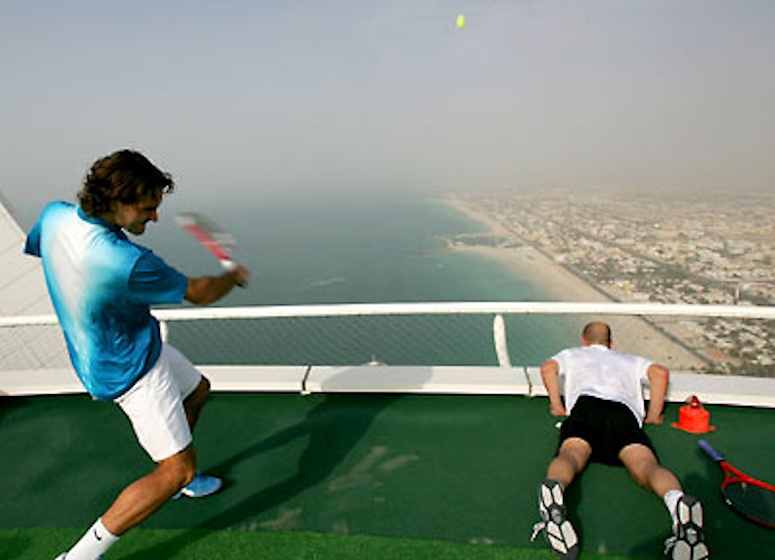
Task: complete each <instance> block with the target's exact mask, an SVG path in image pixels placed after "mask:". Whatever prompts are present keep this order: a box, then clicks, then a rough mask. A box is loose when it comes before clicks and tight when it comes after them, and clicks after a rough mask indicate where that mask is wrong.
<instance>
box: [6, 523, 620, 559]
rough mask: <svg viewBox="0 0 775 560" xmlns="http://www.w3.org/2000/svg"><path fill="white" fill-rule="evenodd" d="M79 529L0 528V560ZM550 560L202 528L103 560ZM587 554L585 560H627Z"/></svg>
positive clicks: (365, 539) (429, 544) (514, 551)
mask: <svg viewBox="0 0 775 560" xmlns="http://www.w3.org/2000/svg"><path fill="white" fill-rule="evenodd" d="M82 532H83V531H82V529H40V528H35V529H0V558H7V559H14V560H40V559H47V558H50V559H52V560H53V559H54V558H55V557H56V555H57V554H59V553H60V552H62V551H63V550H66V549H67V548H68V547H69V546H71V545H72V544H73V543H74V542H75V541H76V540H78V538H80V536H81V534H82ZM255 558H262V559H267V560H270V559H271V560H350V559H352V560H363V559H364V558H368V559H369V560H428V559H431V558H439V559H444V560H551V559H552V558H554V555H553V554H552V553H551V552H550V551H549V550H548V548H529V549H526V548H513V547H503V546H489V545H486V544H461V543H452V542H443V541H430V540H420V539H403V538H386V537H370V536H356V535H336V534H320V533H304V532H300V533H273V532H257V531H228V530H227V531H217V530H203V529H190V530H186V529H136V530H133V531H132V532H130V533H128V534H127V535H126V537H124V538H123V539H122V540H120V541H119V542H118V543H117V544H116V545H114V546H113V548H112V549H111V550H110V552H109V554H108V555H107V556H106V559H105V560H146V559H154V560H160V559H165V560H175V559H180V560H184V559H185V560H252V559H255ZM626 558H627V557H624V556H611V555H599V554H592V553H585V554H584V559H585V560H626Z"/></svg>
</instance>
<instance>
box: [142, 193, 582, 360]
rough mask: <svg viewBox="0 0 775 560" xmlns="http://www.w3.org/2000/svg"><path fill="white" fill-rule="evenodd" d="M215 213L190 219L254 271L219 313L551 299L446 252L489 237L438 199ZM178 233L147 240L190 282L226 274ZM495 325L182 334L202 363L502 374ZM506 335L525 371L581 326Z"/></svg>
mask: <svg viewBox="0 0 775 560" xmlns="http://www.w3.org/2000/svg"><path fill="white" fill-rule="evenodd" d="M175 196H178V195H175ZM176 202H178V201H176ZM206 206H207V207H205V208H190V209H193V210H197V211H201V212H203V213H205V214H207V215H208V216H209V217H211V218H212V219H214V220H215V221H217V222H219V223H220V224H221V225H222V226H224V227H226V228H227V229H229V230H230V231H231V232H232V233H233V234H234V236H235V237H236V239H237V241H238V248H237V251H236V258H237V259H238V260H239V261H240V262H242V263H244V264H245V265H246V266H247V267H248V268H249V269H250V270H251V272H252V279H251V283H250V285H249V287H247V288H246V289H242V290H234V291H233V292H232V294H230V295H229V296H228V297H227V298H226V299H224V300H223V301H221V302H219V304H218V305H222V306H233V305H239V306H241V305H294V304H332V303H384V302H424V301H434V302H438V301H442V302H443V301H542V300H547V299H549V297H548V295H547V294H546V293H545V292H542V289H541V286H540V285H537V284H535V283H531V282H529V281H527V280H525V279H523V278H520V277H519V276H518V275H517V274H516V272H515V271H514V270H512V269H511V268H509V267H506V266H504V265H503V264H502V263H498V262H494V261H491V260H488V259H486V258H483V257H481V256H479V255H476V254H471V253H465V252H458V251H453V250H448V249H446V248H445V244H444V239H445V238H450V237H452V236H455V235H459V234H463V233H475V232H481V231H484V226H483V225H482V224H479V223H477V222H473V221H471V220H470V219H469V218H467V217H466V216H464V215H462V214H461V213H460V212H458V211H457V210H455V209H454V208H452V207H451V206H449V205H447V204H445V203H443V202H442V200H441V199H440V198H438V197H435V196H425V195H421V194H418V193H406V192H404V193H395V194H391V193H381V194H374V193H367V192H363V193H347V194H344V193H340V194H334V195H332V194H317V195H311V196H310V195H308V196H304V197H300V196H274V197H267V198H262V197H261V196H260V195H255V196H254V197H252V198H251V199H250V200H241V201H238V202H237V201H230V200H223V201H213V202H210V203H208V204H207V205H206ZM167 218H169V216H167ZM171 222H172V220H169V219H162V220H161V221H160V223H159V224H155V225H152V226H150V230H149V234H148V235H147V236H146V237H145V238H143V239H142V241H143V242H147V243H148V244H149V245H150V246H151V247H152V248H154V250H156V251H157V252H158V253H159V254H160V255H161V256H162V257H163V258H165V260H167V261H168V262H170V263H171V264H173V265H175V266H177V267H178V268H180V269H181V270H182V271H184V272H185V273H186V274H189V275H198V274H209V273H216V272H218V268H217V263H216V261H215V259H214V258H213V257H211V256H210V255H209V253H207V252H206V250H205V249H203V248H202V247H201V246H200V245H198V244H197V243H196V242H195V241H194V240H192V239H190V238H188V237H187V236H185V234H183V232H181V231H180V230H177V229H176V228H175V227H174V225H171ZM492 319H493V318H492V317H491V316H489V317H488V316H473V317H457V318H455V319H454V320H453V318H450V317H448V316H445V317H424V318H420V317H393V318H388V319H382V320H380V321H377V320H374V319H368V320H367V319H357V318H356V319H353V318H345V319H307V320H305V321H301V320H279V321H272V322H271V323H270V322H267V321H257V322H256V321H254V322H253V323H252V324H247V323H246V322H244V321H243V322H237V323H239V324H228V323H221V324H220V325H219V328H218V330H217V332H214V331H209V332H208V334H207V335H204V334H202V332H201V330H202V329H201V325H198V326H194V325H193V324H192V325H186V326H182V325H178V326H175V327H174V329H173V331H172V333H173V339H174V338H175V337H177V340H176V341H175V342H176V343H177V344H178V345H180V346H181V347H182V349H183V350H184V351H186V352H187V353H188V354H189V355H190V357H192V358H193V359H195V360H196V361H198V362H200V363H204V362H208V363H243V362H245V361H248V362H260V363H300V364H304V363H345V362H346V363H350V362H355V363H358V362H361V363H362V362H366V361H369V360H370V359H372V358H376V359H378V360H380V361H384V362H387V363H390V364H421V363H422V364H425V363H427V364H441V363H444V364H457V365H474V364H482V363H484V364H493V363H496V358H495V353H494V349H493V344H492ZM507 329H508V337H509V341H510V345H511V346H513V347H514V350H513V351H512V361H513V362H514V363H517V364H519V363H527V364H536V363H540V360H541V359H542V357H544V358H545V357H546V356H547V354H550V353H552V352H554V351H556V350H557V349H558V348H559V346H561V345H562V343H563V342H565V343H567V342H570V341H571V340H572V339H570V338H569V336H573V337H574V338H575V336H576V327H575V326H574V327H572V328H570V330H569V327H568V324H567V321H563V320H560V319H558V318H556V317H549V318H540V317H534V316H532V317H529V318H527V317H509V318H507ZM197 333H198V334H197ZM236 333H238V334H236ZM235 336H236V337H240V339H241V340H243V342H242V343H239V342H238V340H237V339H235ZM205 341H206V342H205ZM248 341H250V342H248ZM517 347H518V348H519V349H518V350H516V348H517ZM514 351H516V352H517V353H518V354H519V355H518V356H514V355H513V354H514ZM192 354H193V355H192Z"/></svg>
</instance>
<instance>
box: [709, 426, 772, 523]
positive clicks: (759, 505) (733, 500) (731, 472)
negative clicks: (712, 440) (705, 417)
mask: <svg viewBox="0 0 775 560" xmlns="http://www.w3.org/2000/svg"><path fill="white" fill-rule="evenodd" d="M697 445H699V446H700V447H701V448H702V450H703V451H705V453H707V454H708V455H709V456H710V457H711V459H713V460H714V461H716V463H717V464H718V466H719V467H721V470H722V471H724V480H723V481H722V482H721V496H722V497H723V498H724V501H725V502H726V504H727V505H728V506H729V507H730V508H732V509H733V510H734V511H735V512H736V513H739V514H740V515H742V516H743V517H745V518H746V519H748V520H750V521H753V522H754V523H758V524H759V525H763V526H764V527H770V528H773V529H775V486H772V485H771V484H767V483H766V482H762V481H761V480H757V479H755V478H753V477H752V476H749V475H747V474H745V473H744V472H743V471H741V470H740V469H738V468H735V467H733V466H732V465H730V464H729V463H728V462H727V460H726V459H725V458H724V456H723V455H722V454H721V453H719V452H718V451H716V450H715V449H713V446H712V445H711V444H709V443H708V442H707V441H705V440H704V439H701V440H700V441H699V442H697Z"/></svg>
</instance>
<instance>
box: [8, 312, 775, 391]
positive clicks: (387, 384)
mask: <svg viewBox="0 0 775 560" xmlns="http://www.w3.org/2000/svg"><path fill="white" fill-rule="evenodd" d="M154 315H155V316H156V317H157V318H158V319H159V321H160V323H161V325H162V332H163V336H164V337H165V338H167V337H168V336H169V337H170V338H171V341H172V342H173V343H174V344H176V345H179V344H181V343H182V344H183V345H184V346H185V348H183V349H184V351H185V352H186V354H188V355H189V356H190V357H192V359H193V360H194V362H195V363H197V364H198V365H200V367H202V368H203V369H204V370H205V371H207V372H208V373H209V374H211V376H212V377H213V379H214V386H215V387H216V388H221V389H223V390H295V389H298V390H300V391H301V392H314V391H318V390H319V391H338V390H348V391H366V392H369V391H406V392H413V391H423V392H463V393H465V392H473V393H477V392H482V393H508V394H531V395H540V394H541V383H540V378H536V372H537V366H538V365H540V362H541V360H542V359H545V358H546V357H548V356H549V355H551V353H552V352H554V351H556V350H559V349H560V348H561V347H563V346H572V345H573V344H574V343H576V342H577V341H578V335H579V334H580V333H579V331H580V325H582V324H583V323H584V322H586V321H588V320H591V319H593V318H596V319H601V320H606V321H608V322H609V323H610V324H612V326H614V336H615V342H617V341H618V342H620V344H618V345H617V348H618V349H620V350H622V351H628V352H633V353H639V354H643V355H646V356H648V357H650V358H652V359H654V360H655V361H659V362H661V363H665V365H668V366H669V367H670V369H671V370H672V371H673V372H676V373H677V376H674V379H675V380H676V383H675V384H674V387H675V388H674V389H673V391H672V395H671V397H672V399H673V400H680V399H682V398H683V397H684V396H685V394H688V393H689V392H691V391H693V390H696V389H695V387H696V386H697V383H696V381H694V378H695V377H703V378H705V380H704V381H703V383H704V384H705V386H706V393H709V394H711V395H714V396H711V397H710V400H711V401H714V402H726V403H732V404H741V403H742V404H752V405H757V406H758V405H765V406H771V405H773V406H775V385H773V383H775V380H773V379H764V377H772V371H773V367H772V365H771V364H772V361H769V362H768V361H767V360H768V359H769V358H768V356H769V355H772V354H775V351H774V350H773V342H772V341H773V340H775V336H773V332H772V331H773V329H775V307H769V306H750V305H737V306H725V305H683V304H650V303H599V302H597V303H586V302H424V303H375V304H331V305H280V306H251V307H230V308H225V307H224V308H222V307H188V308H177V309H158V310H154ZM391 318H392V319H391ZM396 318H398V319H396ZM466 321H468V324H467V326H466V327H465V328H461V327H460V322H466ZM386 322H387V324H386ZM423 322H424V323H423ZM417 323H421V324H422V326H421V327H420V328H419V329H417V328H416V327H414V326H413V325H416V324H417ZM722 323H723V325H722ZM278 324H280V327H281V328H280V329H279V330H280V332H279V333H278V332H276V331H277V329H275V327H276V326H277V325H278ZM25 329H26V330H25ZM558 331H562V335H558V334H557V332H558ZM43 332H45V338H46V341H45V343H39V342H38V341H37V339H36V337H39V338H40V339H41V340H43V338H44V337H43V336H42V334H43ZM698 332H700V334H698ZM35 333H38V334H35ZM52 333H54V334H56V335H57V336H58V342H57V343H58V344H59V348H58V349H56V350H57V351H58V352H59V354H60V357H61V355H63V352H64V345H63V344H62V342H61V334H60V333H59V327H58V324H57V320H56V317H55V316H53V315H38V316H27V317H4V318H0V373H2V374H3V386H0V393H2V392H6V393H8V394H30V393H33V394H37V393H39V392H56V391H60V392H61V391H65V392H70V391H77V390H79V386H78V384H77V380H75V379H74V377H73V376H72V375H69V376H68V383H65V384H64V385H63V383H62V382H61V381H57V382H56V383H54V382H52V381H51V379H54V378H56V379H58V380H61V379H62V378H63V376H62V370H63V369H67V368H68V366H67V363H66V358H64V359H62V360H61V361H60V362H55V361H53V360H52V359H51V356H53V355H54V350H51V349H49V351H47V350H46V348H45V346H46V345H47V344H52V342H51V339H52ZM687 333H688V335H687ZM617 335H619V336H618V337H617ZM706 335H707V336H706ZM687 336H688V338H687ZM702 336H705V338H702ZM724 336H726V337H727V338H728V339H729V340H727V339H725V338H724ZM692 337H694V338H692ZM708 337H710V338H708ZM549 338H551V340H549ZM752 338H754V339H755V340H754V342H751V339H752ZM291 339H293V340H291ZM296 339H298V340H296ZM278 341H281V342H282V343H283V344H285V343H286V342H287V344H286V345H287V346H288V347H290V348H296V347H297V346H298V347H299V348H300V351H299V352H292V353H288V351H287V348H286V349H284V350H283V352H279V353H275V354H272V355H271V356H269V357H268V358H267V355H266V352H264V354H261V356H260V357H259V358H256V359H251V358H250V354H249V353H244V352H243V354H245V356H243V359H242V361H240V360H236V359H235V360H232V359H231V358H232V357H234V356H235V355H237V354H238V353H240V352H242V351H243V350H245V349H247V350H251V349H258V350H261V351H265V350H267V349H268V350H269V351H271V350H273V349H274V347H275V346H278ZM698 341H699V342H698ZM372 343H375V344H372ZM469 343H470V344H469ZM746 344H747V345H749V346H751V347H752V348H753V349H754V350H755V351H754V352H753V353H754V354H755V359H756V360H759V361H760V362H761V363H756V364H755V367H754V368H753V369H752V371H754V372H755V373H753V374H751V373H749V372H744V373H745V376H738V375H735V374H736V373H738V372H739V371H743V370H744V369H745V368H743V367H741V366H740V364H741V363H743V362H744V359H743V358H741V357H740V356H737V354H739V352H737V350H738V349H737V348H735V346H742V345H746ZM310 345H311V346H310ZM426 345H429V346H433V347H435V350H434V351H432V352H430V353H428V354H423V355H422V357H421V358H417V356H419V355H420V352H418V351H417V348H420V347H424V346H426ZM22 346H23V347H24V348H25V349H27V350H29V352H32V353H33V354H34V356H33V357H34V358H35V359H38V358H40V361H39V362H37V363H35V362H30V363H31V365H29V366H18V365H15V363H14V360H13V356H11V357H10V359H7V358H8V357H9V354H8V349H9V348H14V347H16V348H21V347H22ZM302 346H303V347H302ZM482 347H487V348H485V349H484V350H482ZM321 348H322V349H323V350H324V352H322V353H321V352H320V350H321ZM375 348H376V350H375ZM469 348H475V354H476V355H475V356H474V357H473V358H471V359H470V360H469V359H467V356H468V355H469V354H468V353H467V352H468V349H469ZM340 350H341V351H340ZM348 352H349V353H348ZM413 352H414V354H413ZM724 352H726V353H727V354H729V356H727V358H728V359H727V360H726V361H724V359H722V360H721V361H717V356H716V354H724ZM768 353H769V354H768ZM384 354H391V356H390V357H388V356H386V355H384ZM733 355H734V356H737V357H735V358H734V359H733V358H732V357H730V356H733ZM285 356H293V357H292V358H291V359H286V357H285ZM343 356H344V357H343ZM27 357H28V356H27V355H26V354H25V355H24V356H21V358H22V359H24V360H26V359H27ZM41 357H42V358H41ZM461 357H464V359H461ZM17 358H19V356H17ZM404 358H405V359H404ZM415 358H417V359H415ZM369 362H371V364H372V365H373V364H382V362H386V363H387V364H388V367H387V368H372V366H369V368H371V369H370V370H369V368H365V367H364V366H365V364H367V363H369ZM9 363H10V364H11V366H10V367H9V366H8V364H9ZM17 363H18V360H17ZM25 363H26V362H25ZM512 364H515V365H512ZM768 364H769V365H768ZM382 365H384V364H382ZM332 368H333V369H332ZM342 368H345V369H346V370H347V372H348V375H346V376H342V375H341V373H342ZM13 370H16V373H17V377H19V378H23V379H22V381H23V384H22V385H18V384H17V385H18V386H17V385H14V383H15V382H14V381H13V379H12V377H13V373H14V371H13ZM515 371H519V372H521V373H520V374H519V375H518V376H515V374H514V372H515ZM364 372H365V373H364ZM418 372H422V373H421V378H422V379H421V378H419V377H418ZM697 373H701V374H702V375H700V376H698V375H695V374H697ZM356 374H357V375H356ZM684 374H686V375H689V376H690V377H682V375H684ZM709 374H710V375H709ZM752 375H753V377H752ZM756 376H758V377H759V378H758V379H757V378H755V377H756ZM721 378H723V379H721ZM322 379H326V381H325V382H323V381H321V380H322ZM714 379H715V380H714ZM337 380H338V381H337ZM488 380H489V381H488ZM24 383H26V385H24ZM708 383H710V384H711V385H713V384H714V383H715V385H713V386H714V387H715V388H713V389H710V388H707V384H708ZM41 388H43V390H41ZM737 389H742V390H743V393H744V394H743V396H739V395H738V396H735V391H736V390H737ZM760 394H761V397H758V396H756V395H760ZM762 399H764V400H762Z"/></svg>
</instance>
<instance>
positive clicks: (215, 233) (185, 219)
mask: <svg viewBox="0 0 775 560" xmlns="http://www.w3.org/2000/svg"><path fill="white" fill-rule="evenodd" d="M175 220H176V221H177V222H178V225H180V227H182V228H183V229H184V230H185V231H187V232H188V233H190V234H191V235H192V236H193V237H194V238H195V239H196V240H197V241H199V242H200V243H201V244H202V245H204V247H205V248H206V249H207V250H209V251H210V252H211V253H212V254H213V255H215V256H216V257H217V258H218V260H219V261H221V266H223V268H224V269H226V270H234V268H235V267H236V266H237V265H236V263H235V262H234V259H233V258H232V254H233V253H234V249H235V247H236V246H237V243H236V241H235V240H234V236H232V234H230V233H229V232H227V231H226V230H225V229H223V228H222V227H220V226H219V225H218V224H216V223H215V222H213V221H212V220H209V219H208V218H205V217H204V216H202V215H201V214H197V213H196V212H181V213H180V214H177V215H176V216H175Z"/></svg>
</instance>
